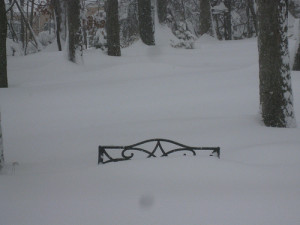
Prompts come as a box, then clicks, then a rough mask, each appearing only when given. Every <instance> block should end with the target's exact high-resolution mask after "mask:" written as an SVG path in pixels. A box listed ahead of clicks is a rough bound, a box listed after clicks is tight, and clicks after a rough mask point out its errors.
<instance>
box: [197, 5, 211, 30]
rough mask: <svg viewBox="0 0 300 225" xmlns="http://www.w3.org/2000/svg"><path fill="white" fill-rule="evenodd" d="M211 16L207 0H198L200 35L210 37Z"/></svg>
mask: <svg viewBox="0 0 300 225" xmlns="http://www.w3.org/2000/svg"><path fill="white" fill-rule="evenodd" d="M211 19H212V16H211V6H210V1H209V0H200V35H203V34H207V33H209V34H210V35H212V33H213V32H212V21H211Z"/></svg>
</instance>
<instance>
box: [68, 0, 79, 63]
mask: <svg viewBox="0 0 300 225" xmlns="http://www.w3.org/2000/svg"><path fill="white" fill-rule="evenodd" d="M68 28H69V35H68V36H69V40H68V42H69V48H68V50H69V52H68V53H69V54H68V57H69V60H70V61H71V62H74V63H76V62H77V59H76V50H78V49H79V48H80V1H79V0H72V1H68Z"/></svg>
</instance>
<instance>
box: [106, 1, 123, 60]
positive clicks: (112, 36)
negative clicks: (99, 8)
mask: <svg viewBox="0 0 300 225" xmlns="http://www.w3.org/2000/svg"><path fill="white" fill-rule="evenodd" d="M106 32H107V47H108V50H107V54H108V55H110V56H121V48H120V24H119V13H118V0H109V1H108V2H107V19H106Z"/></svg>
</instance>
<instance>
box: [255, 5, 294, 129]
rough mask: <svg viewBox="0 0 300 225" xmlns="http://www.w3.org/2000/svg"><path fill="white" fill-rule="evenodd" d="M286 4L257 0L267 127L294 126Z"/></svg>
mask: <svg viewBox="0 0 300 225" xmlns="http://www.w3.org/2000/svg"><path fill="white" fill-rule="evenodd" d="M287 16H288V1H287V0H277V1H273V0H258V21H259V24H258V25H259V26H258V28H259V35H258V47H259V80H260V86H259V89H260V105H261V113H262V119H263V121H264V124H265V125H266V126H269V127H294V126H296V121H295V116H294V109H293V95H292V86H291V75H290V65H289V51H288V38H287V29H288V27H287Z"/></svg>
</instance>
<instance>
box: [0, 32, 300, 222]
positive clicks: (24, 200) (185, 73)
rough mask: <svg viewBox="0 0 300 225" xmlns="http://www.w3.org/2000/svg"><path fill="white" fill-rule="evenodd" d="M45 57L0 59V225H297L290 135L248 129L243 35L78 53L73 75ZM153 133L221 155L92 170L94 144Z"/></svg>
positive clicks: (299, 144) (253, 97)
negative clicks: (117, 52) (2, 81)
mask: <svg viewBox="0 0 300 225" xmlns="http://www.w3.org/2000/svg"><path fill="white" fill-rule="evenodd" d="M164 40H166V39H164ZM54 47H55V46H54ZM54 47H53V46H52V49H51V46H50V48H49V49H50V50H49V49H48V50H46V51H43V52H40V53H38V54H34V55H29V56H26V57H10V58H9V59H8V72H9V77H8V78H9V84H10V88H8V89H1V90H0V105H1V113H2V130H3V138H4V148H5V152H4V153H5V159H6V162H7V165H6V168H5V170H4V172H3V173H2V174H1V175H0V224H3V225H41V224H43V225H44V224H45V225H48V224H49V225H50V224H51V225H52V224H55V225H64V224H68V225H71V224H72V225H74V224H78V225H81V224H85V225H87V224H103V225H148V224H149V225H182V224H187V225H254V224H255V225H282V224H286V225H296V224H300V214H299V211H300V173H299V171H300V130H299V128H295V129H278V128H267V127H264V126H263V125H262V124H261V122H260V120H259V116H258V110H259V109H258V108H259V96H258V86H259V84H258V59H257V55H258V54H257V44H256V40H255V39H250V40H243V41H226V42H225V41H222V42H220V41H216V40H212V39H209V38H207V37H205V38H203V39H201V40H199V41H198V42H197V43H196V49H194V50H184V49H174V48H171V47H169V46H168V45H167V44H166V43H164V42H163V40H162V41H161V42H160V41H158V45H157V46H155V47H148V46H145V45H143V44H141V43H140V42H138V43H136V44H134V45H133V46H131V47H129V48H127V49H123V52H122V55H123V56H122V57H109V56H106V55H104V54H103V53H101V52H100V51H99V50H93V49H91V50H88V51H87V52H86V53H85V57H84V64H83V65H75V64H72V63H70V62H68V61H66V60H65V58H64V55H63V53H59V52H57V51H55V50H56V49H54ZM292 79H293V80H292V82H293V91H294V99H295V112H296V117H297V118H300V73H295V72H294V73H293V76H292ZM156 137H161V138H168V139H172V140H175V141H178V142H181V143H183V144H187V145H192V146H220V147H221V159H217V158H214V157H208V156H200V157H178V158H157V159H145V160H140V159H139V160H132V161H127V162H119V163H111V164H105V165H100V166H98V165H97V147H98V145H100V144H101V145H129V144H133V143H136V142H139V141H142V140H145V139H149V138H156ZM13 162H18V165H14V166H13V165H12V164H13Z"/></svg>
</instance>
